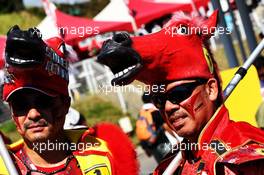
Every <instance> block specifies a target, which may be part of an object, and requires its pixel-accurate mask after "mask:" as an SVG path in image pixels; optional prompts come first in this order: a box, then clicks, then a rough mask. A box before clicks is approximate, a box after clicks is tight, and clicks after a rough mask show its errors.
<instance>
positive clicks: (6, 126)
mask: <svg viewBox="0 0 264 175" xmlns="http://www.w3.org/2000/svg"><path fill="white" fill-rule="evenodd" d="M0 131H1V132H3V133H4V134H5V136H7V137H8V138H10V139H11V140H12V142H15V141H17V140H19V139H20V138H21V136H20V135H19V133H18V132H17V130H16V126H15V124H14V122H13V121H12V120H7V121H5V122H4V123H1V124H0Z"/></svg>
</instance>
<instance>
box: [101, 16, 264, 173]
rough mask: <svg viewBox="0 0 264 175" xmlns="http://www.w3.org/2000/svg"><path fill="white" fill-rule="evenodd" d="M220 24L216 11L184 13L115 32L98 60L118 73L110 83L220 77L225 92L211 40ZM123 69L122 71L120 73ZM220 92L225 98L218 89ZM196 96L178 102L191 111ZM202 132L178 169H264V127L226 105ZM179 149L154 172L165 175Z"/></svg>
mask: <svg viewBox="0 0 264 175" xmlns="http://www.w3.org/2000/svg"><path fill="white" fill-rule="evenodd" d="M216 24H217V12H214V13H213V14H212V15H211V17H209V18H208V19H206V20H204V19H199V17H198V18H196V17H194V18H192V17H190V16H186V15H183V14H182V15H181V16H178V17H175V18H174V19H173V20H171V21H170V22H169V23H168V24H167V25H166V26H165V27H164V28H163V29H162V30H161V31H159V32H157V33H154V34H149V35H145V36H142V37H141V36H139V37H131V38H130V37H129V36H128V35H126V34H120V35H117V36H115V37H114V38H113V40H108V41H107V42H105V44H104V45H103V48H102V51H101V53H100V54H99V56H98V61H99V62H101V63H102V64H105V65H107V66H109V67H110V68H111V70H112V72H113V73H114V74H115V78H114V79H113V80H112V84H118V85H124V84H129V83H130V82H132V81H133V80H135V79H136V80H139V81H141V82H143V83H145V84H149V85H164V84H165V85H166V84H169V83H171V82H174V81H177V80H195V79H200V78H202V79H210V78H215V79H216V78H217V79H218V80H219V81H218V85H219V86H218V91H221V83H220V77H219V74H218V73H219V71H218V67H217V64H216V62H215V61H214V59H213V57H212V54H211V53H210V52H209V51H210V49H209V47H208V44H207V39H209V38H210V36H211V35H213V32H214V31H215V29H216ZM192 29H197V30H192ZM208 31H209V32H208ZM131 66H132V67H131ZM127 68H128V70H130V71H128V72H127V71H126V69H127ZM131 68H132V69H131ZM120 70H124V71H123V74H118V73H119V72H120ZM153 91H154V90H153ZM155 91H156V92H155V93H157V90H155ZM158 93H162V92H161V91H160V92H158ZM218 97H219V99H221V98H220V97H222V95H221V93H220V92H219V93H218ZM194 101H195V98H194V99H192V98H189V99H188V100H186V101H185V103H184V104H179V105H181V106H182V107H184V109H185V110H186V111H188V112H189V114H190V115H192V116H193V114H194V113H195V112H196V111H195V110H194V109H193V102H194ZM175 110H176V109H175ZM167 122H168V121H167ZM172 129H173V128H172ZM199 135H200V136H199V139H198V143H196V145H197V146H198V147H201V148H200V149H195V150H193V151H191V150H189V149H186V148H185V149H182V150H185V151H183V156H184V160H183V162H181V164H180V166H179V167H177V170H176V172H175V173H174V174H184V175H193V174H201V175H206V174H209V175H215V174H221V175H222V174H230V175H231V174H232V175H235V174H241V173H243V172H244V174H247V175H248V174H264V168H262V167H264V137H263V136H264V132H263V131H261V130H260V129H257V128H255V127H253V126H251V125H249V124H247V123H244V122H233V121H231V120H229V115H228V111H227V109H226V108H225V106H223V105H222V106H221V107H219V109H218V110H217V111H216V112H215V115H214V116H212V118H211V119H210V120H209V121H208V123H207V124H206V126H205V127H204V128H203V129H202V131H201V132H200V133H199ZM184 143H185V142H183V143H181V144H184ZM186 144H189V143H187V141H186ZM204 147H205V148H204ZM219 148H221V149H219ZM187 150H189V151H187ZM175 151H176V149H175ZM176 152H177V151H176ZM176 154H177V153H175V152H174V154H171V155H168V156H167V157H166V159H165V160H164V161H163V162H162V163H161V164H160V165H159V166H158V167H157V169H156V170H155V172H154V174H155V175H159V174H163V172H164V170H165V169H166V168H167V167H168V165H169V164H170V162H171V161H172V159H173V158H175V155H176Z"/></svg>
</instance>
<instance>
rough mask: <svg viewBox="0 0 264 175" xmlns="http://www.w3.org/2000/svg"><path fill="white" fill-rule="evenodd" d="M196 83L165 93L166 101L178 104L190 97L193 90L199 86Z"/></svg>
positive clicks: (177, 87)
mask: <svg viewBox="0 0 264 175" xmlns="http://www.w3.org/2000/svg"><path fill="white" fill-rule="evenodd" d="M199 84H200V83H198V82H193V83H186V84H183V85H180V86H176V87H175V88H174V89H172V90H171V91H170V92H169V93H167V97H168V100H169V101H170V102H171V103H173V104H179V103H181V102H182V101H184V100H185V99H187V98H189V97H190V96H191V95H192V92H193V90H194V89H195V88H196V87H197V86H198V85H199Z"/></svg>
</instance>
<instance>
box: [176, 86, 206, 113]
mask: <svg viewBox="0 0 264 175" xmlns="http://www.w3.org/2000/svg"><path fill="white" fill-rule="evenodd" d="M200 94H201V90H199V92H197V93H196V94H194V95H192V96H191V97H189V98H188V99H186V100H184V101H183V102H182V103H180V106H182V107H183V108H184V109H186V110H187V111H188V112H189V114H190V115H191V116H192V117H193V118H195V112H197V111H198V110H199V109H200V108H201V107H202V106H203V102H202V100H201V99H200V98H198V97H199V95H200ZM195 104H198V105H196V107H195Z"/></svg>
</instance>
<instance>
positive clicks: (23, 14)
mask: <svg viewBox="0 0 264 175" xmlns="http://www.w3.org/2000/svg"><path fill="white" fill-rule="evenodd" d="M36 11H37V10H34V9H31V10H27V11H26V10H22V11H19V12H12V13H8V14H0V21H1V25H0V35H6V33H7V32H8V30H9V29H10V28H11V27H12V26H14V25H15V24H17V25H19V27H20V28H22V29H27V28H30V27H35V26H37V25H38V24H39V23H40V21H41V20H42V19H43V17H44V16H45V15H41V12H40V11H39V12H38V13H37V12H36ZM34 13H36V14H34ZM43 14H44V13H43Z"/></svg>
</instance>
